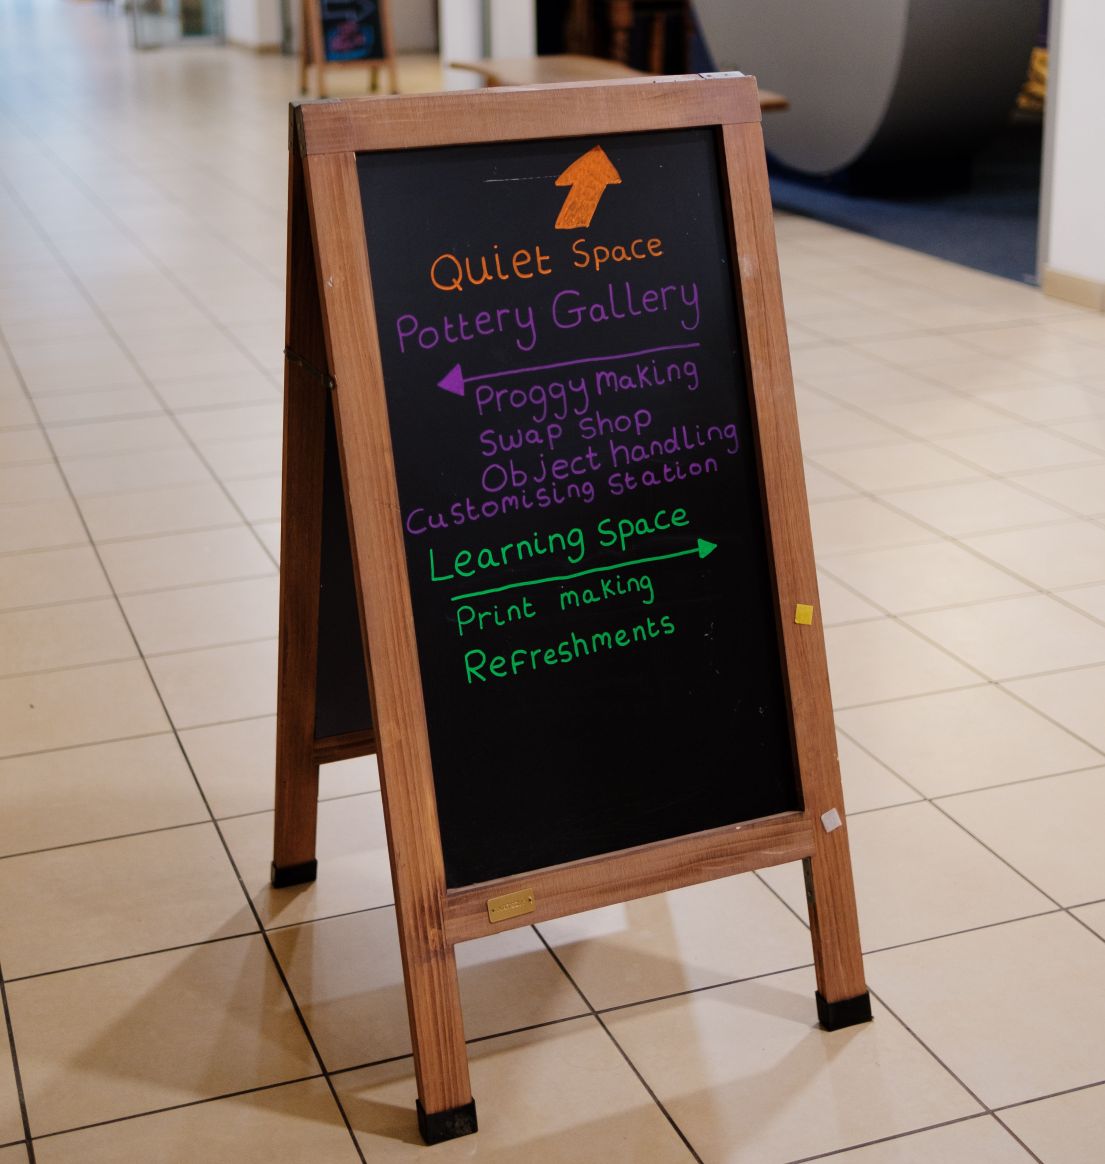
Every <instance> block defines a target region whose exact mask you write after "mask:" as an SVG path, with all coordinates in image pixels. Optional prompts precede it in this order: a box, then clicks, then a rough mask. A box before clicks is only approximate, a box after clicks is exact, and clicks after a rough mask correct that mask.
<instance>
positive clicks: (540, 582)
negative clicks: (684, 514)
mask: <svg viewBox="0 0 1105 1164" xmlns="http://www.w3.org/2000/svg"><path fill="white" fill-rule="evenodd" d="M688 554H699V556H701V552H700V550H699V548H698V546H694V547H693V548H692V549H689V550H676V551H675V552H674V553H671V554H656V555H655V556H654V557H651V558H634V559H633V561H631V562H615V563H613V564H612V565H610V566H592V567H591V568H590V569H589V570H577V571H576V572H575V573H574V574H556V575H553V576H551V577H548V578H535V579H533V580H532V581H528V582H508V583H507V584H506V585H505V586H492V587H490V588H489V589H487V590H471V591H469V592H468V593H467V594H454V595H453V597H452V599H451V601H452V602H460V601H461V599H463V598H482V597H484V595H486V594H499V593H501V592H502V591H503V590H517V589H518V588H519V587H523V586H544V585H545V583H546V582H571V581H572V580H573V579H574V578H583V577H584V576H585V575H587V574H602V573H605V572H606V571H607V570H626V569H628V568H629V567H630V566H644V565H647V564H648V563H649V562H663V561H664V560H666V559H667V558H685V557H686V556H687V555H688Z"/></svg>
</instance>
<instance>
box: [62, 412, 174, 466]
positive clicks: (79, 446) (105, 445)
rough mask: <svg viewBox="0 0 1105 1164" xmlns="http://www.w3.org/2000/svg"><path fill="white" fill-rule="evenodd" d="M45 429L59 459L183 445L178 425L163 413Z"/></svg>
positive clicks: (90, 421)
mask: <svg viewBox="0 0 1105 1164" xmlns="http://www.w3.org/2000/svg"><path fill="white" fill-rule="evenodd" d="M49 433H50V443H51V444H52V445H53V446H54V451H55V452H56V453H57V455H58V456H59V457H60V458H62V459H66V458H69V457H88V456H99V455H101V454H107V453H131V452H138V451H144V450H151V449H163V450H168V449H183V448H186V447H187V446H186V442H185V438H184V436H183V435H182V434H181V432H180V429H178V428H177V426H176V425H175V424H174V423H173V422H172V420H171V419H170V418H169V417H167V416H143V417H125V418H120V419H111V420H88V421H84V422H83V423H80V424H72V423H65V424H54V425H51V426H50V429H49Z"/></svg>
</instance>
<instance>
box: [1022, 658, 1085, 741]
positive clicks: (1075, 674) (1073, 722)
mask: <svg viewBox="0 0 1105 1164" xmlns="http://www.w3.org/2000/svg"><path fill="white" fill-rule="evenodd" d="M1006 686H1007V687H1008V688H1009V690H1010V691H1012V692H1013V694H1014V695H1018V696H1020V698H1021V699H1024V700H1025V701H1026V702H1028V703H1030V704H1031V705H1032V706H1033V707H1035V708H1037V709H1038V710H1039V711H1042V712H1043V713H1044V715H1046V716H1048V717H1049V718H1050V719H1053V720H1055V722H1056V723H1058V724H1061V725H1062V726H1063V727H1065V728H1067V729H1068V731H1071V732H1073V733H1074V734H1075V735H1076V736H1080V737H1081V738H1082V739H1084V740H1085V741H1086V742H1087V743H1088V744H1091V745H1092V746H1093V747H1095V748H1097V749H1098V751H1101V752H1105V717H1102V714H1101V709H1102V707H1105V702H1103V701H1105V667H1080V668H1079V669H1078V670H1076V671H1061V672H1059V673H1058V674H1056V675H1040V676H1038V677H1036V678H1034V679H1020V680H1015V681H1013V682H1011V683H1007V684H1006Z"/></svg>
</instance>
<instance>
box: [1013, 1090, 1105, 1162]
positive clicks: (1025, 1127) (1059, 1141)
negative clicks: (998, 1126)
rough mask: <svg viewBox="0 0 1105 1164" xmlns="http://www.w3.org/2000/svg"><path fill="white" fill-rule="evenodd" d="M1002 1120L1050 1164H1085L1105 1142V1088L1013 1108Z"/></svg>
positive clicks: (1098, 1151) (1073, 1093) (1057, 1096)
mask: <svg viewBox="0 0 1105 1164" xmlns="http://www.w3.org/2000/svg"><path fill="white" fill-rule="evenodd" d="M1001 1120H1002V1121H1003V1122H1004V1123H1005V1124H1007V1125H1008V1126H1009V1127H1010V1128H1011V1129H1012V1130H1013V1132H1014V1133H1015V1134H1016V1135H1018V1136H1019V1137H1020V1138H1021V1139H1022V1140H1023V1141H1024V1142H1025V1143H1026V1144H1027V1145H1028V1147H1029V1148H1030V1149H1031V1150H1032V1151H1033V1152H1035V1153H1036V1155H1037V1156H1038V1157H1039V1158H1040V1159H1041V1160H1046V1161H1047V1164H1084V1161H1087V1160H1093V1159H1094V1158H1095V1156H1097V1155H1098V1153H1100V1151H1101V1143H1102V1140H1103V1139H1105V1085H1100V1084H1099V1085H1098V1086H1097V1087H1087V1088H1085V1089H1084V1090H1082V1091H1075V1092H1071V1093H1070V1094H1068V1095H1056V1096H1053V1097H1052V1098H1051V1099H1042V1100H1037V1101H1036V1102H1035V1103H1026V1104H1023V1105H1022V1106H1020V1107H1014V1108H1009V1109H1007V1110H1005V1111H1003V1112H1002V1113H1001Z"/></svg>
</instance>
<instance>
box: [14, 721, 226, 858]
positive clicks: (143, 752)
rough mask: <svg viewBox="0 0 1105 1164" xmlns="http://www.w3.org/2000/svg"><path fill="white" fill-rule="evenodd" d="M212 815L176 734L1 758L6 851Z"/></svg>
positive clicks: (167, 825) (161, 826) (98, 837)
mask: <svg viewBox="0 0 1105 1164" xmlns="http://www.w3.org/2000/svg"><path fill="white" fill-rule="evenodd" d="M206 819H207V810H206V809H205V808H204V805H203V800H202V799H201V797H200V794H199V791H198V790H197V788H196V785H195V781H194V780H193V779H192V774H191V773H190V772H189V771H188V766H187V764H186V763H185V762H184V757H183V756H182V755H181V752H180V747H179V746H178V744H177V742H176V740H175V739H174V738H173V737H172V736H171V735H155V736H144V737H142V738H140V739H133V740H119V741H117V742H115V743H108V744H92V745H90V746H88V747H83V748H66V749H63V750H61V751H53V752H38V753H36V754H34V755H29V756H19V757H15V758H12V759H6V760H0V855H7V854H9V853H22V852H30V851H32V850H35V849H48V848H52V847H55V846H58V845H75V844H80V843H81V842H84V841H95V840H101V839H103V838H105V837H114V836H121V835H123V834H126V833H138V832H143V831H146V830H150V829H164V828H172V827H174V826H176V825H184V824H194V823H196V822H198V821H203V820H206Z"/></svg>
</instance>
